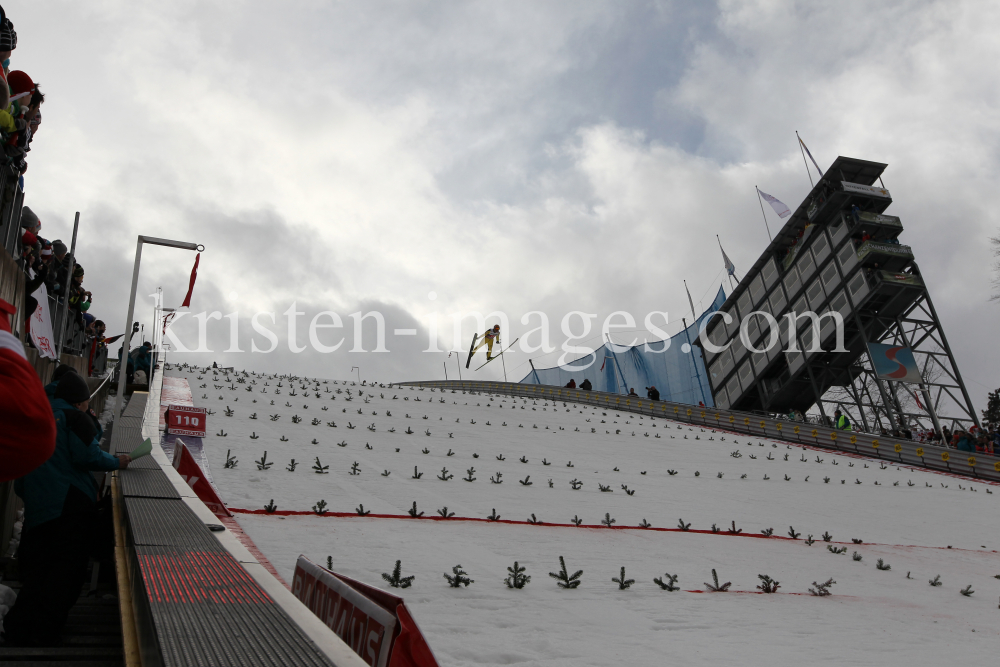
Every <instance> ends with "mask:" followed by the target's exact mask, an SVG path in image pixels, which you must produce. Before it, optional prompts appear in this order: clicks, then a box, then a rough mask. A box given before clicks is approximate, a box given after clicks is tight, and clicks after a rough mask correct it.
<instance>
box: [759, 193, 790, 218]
mask: <svg viewBox="0 0 1000 667" xmlns="http://www.w3.org/2000/svg"><path fill="white" fill-rule="evenodd" d="M757 192H759V193H760V196H761V197H763V198H764V201H766V202H767V203H768V204H770V205H771V208H773V209H774V212H775V213H777V214H778V217H779V218H787V217H788V216H790V215H791V214H792V212H791V211H790V210H788V207H787V206H785V204H784V203H783V202H782V201H781V200H780V199H777V198H776V197H772V196H771V195H769V194H767V193H766V192H764V191H763V190H761V189H760V188H757Z"/></svg>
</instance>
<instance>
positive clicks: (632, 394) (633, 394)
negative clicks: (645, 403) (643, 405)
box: [628, 387, 639, 398]
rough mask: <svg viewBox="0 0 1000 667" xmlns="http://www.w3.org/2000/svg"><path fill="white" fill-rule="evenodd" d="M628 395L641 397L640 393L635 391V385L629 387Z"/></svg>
mask: <svg viewBox="0 0 1000 667" xmlns="http://www.w3.org/2000/svg"><path fill="white" fill-rule="evenodd" d="M628 395H629V396H635V397H636V398H638V397H639V394H637V393H635V387H629V390H628Z"/></svg>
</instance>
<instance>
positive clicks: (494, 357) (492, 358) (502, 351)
mask: <svg viewBox="0 0 1000 667" xmlns="http://www.w3.org/2000/svg"><path fill="white" fill-rule="evenodd" d="M519 340H521V339H520V338H515V339H514V343H516V342H517V341H519ZM514 343H511V344H510V345H508V346H507V347H505V348H504V349H502V350H500V354H497V355H496V356H493V357H490V358H489V359H487V360H486V364H488V363H490V362H491V361H494V360H495V359H497V358H498V357H499V356H500V355H501V354H503V353H504V352H506V351H507V350H509V349H510V348H512V347H514ZM469 359H470V360H471V359H472V357H469ZM486 364H483V366H485V365H486ZM483 366H480V367H479V368H482V367H483ZM466 368H468V366H466ZM479 368H477V369H476V370H477V371H478V370H479Z"/></svg>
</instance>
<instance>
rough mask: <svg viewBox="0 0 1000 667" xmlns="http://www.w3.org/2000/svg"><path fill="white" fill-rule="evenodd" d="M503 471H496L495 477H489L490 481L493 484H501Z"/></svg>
mask: <svg viewBox="0 0 1000 667" xmlns="http://www.w3.org/2000/svg"><path fill="white" fill-rule="evenodd" d="M502 477H503V473H502V472H498V473H497V474H496V476H495V477H490V481H491V482H492V483H494V484H503V479H502Z"/></svg>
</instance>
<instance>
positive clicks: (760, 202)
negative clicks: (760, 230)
mask: <svg viewBox="0 0 1000 667" xmlns="http://www.w3.org/2000/svg"><path fill="white" fill-rule="evenodd" d="M753 189H754V190H756V191H757V203H758V204H760V214H761V215H763V216H764V228H765V229H766V230H767V240H768V241H773V240H774V238H773V237H772V236H771V227H770V226H769V225H768V224H767V215H766V214H765V213H764V202H762V201H761V200H760V188H758V187H757V186H756V185H755V186H753ZM779 194H780V193H779ZM786 208H787V207H786Z"/></svg>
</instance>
